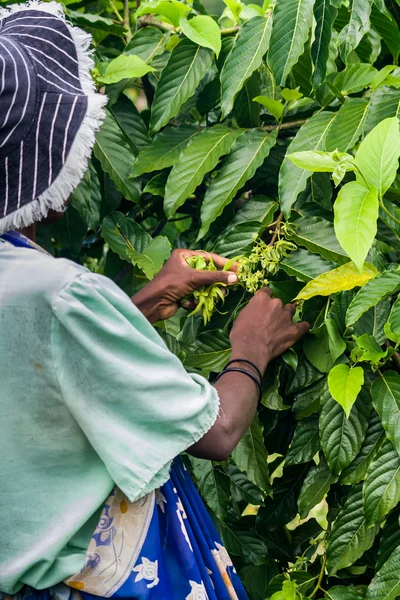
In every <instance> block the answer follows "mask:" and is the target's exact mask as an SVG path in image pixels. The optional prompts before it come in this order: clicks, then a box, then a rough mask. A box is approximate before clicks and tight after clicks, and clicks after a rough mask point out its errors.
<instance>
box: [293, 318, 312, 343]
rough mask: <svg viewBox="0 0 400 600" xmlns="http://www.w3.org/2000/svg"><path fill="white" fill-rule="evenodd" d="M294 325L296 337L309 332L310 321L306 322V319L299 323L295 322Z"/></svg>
mask: <svg viewBox="0 0 400 600" xmlns="http://www.w3.org/2000/svg"><path fill="white" fill-rule="evenodd" d="M295 327H296V329H297V333H298V339H300V338H301V337H303V335H305V334H306V333H308V332H309V330H310V323H307V321H301V322H300V323H295Z"/></svg>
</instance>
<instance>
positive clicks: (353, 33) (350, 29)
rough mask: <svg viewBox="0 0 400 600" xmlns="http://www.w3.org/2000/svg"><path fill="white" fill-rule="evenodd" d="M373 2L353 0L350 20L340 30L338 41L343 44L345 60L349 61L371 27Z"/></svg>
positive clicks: (370, 0) (342, 52) (342, 49)
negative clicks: (370, 17) (350, 55)
mask: <svg viewBox="0 0 400 600" xmlns="http://www.w3.org/2000/svg"><path fill="white" fill-rule="evenodd" d="M371 4H372V0H353V3H352V7H351V14H350V21H349V23H348V24H347V25H345V27H344V28H343V29H342V31H341V32H340V34H339V37H338V41H337V43H338V45H339V46H342V48H341V54H342V56H343V58H344V62H347V60H348V57H349V54H350V52H351V51H352V50H355V49H356V48H357V46H358V44H359V43H360V42H361V40H362V38H363V37H364V35H365V34H366V33H368V31H369V29H370V21H369V15H370V13H371Z"/></svg>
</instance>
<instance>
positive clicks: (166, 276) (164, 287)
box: [132, 249, 237, 323]
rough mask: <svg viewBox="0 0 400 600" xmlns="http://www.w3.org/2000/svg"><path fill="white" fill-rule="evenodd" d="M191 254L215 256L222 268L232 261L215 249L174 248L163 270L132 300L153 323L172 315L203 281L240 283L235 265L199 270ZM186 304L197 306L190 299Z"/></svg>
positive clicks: (206, 257) (207, 257)
mask: <svg viewBox="0 0 400 600" xmlns="http://www.w3.org/2000/svg"><path fill="white" fill-rule="evenodd" d="M191 256H204V258H205V259H206V260H207V259H209V258H212V260H213V261H214V264H215V266H216V267H218V269H223V267H224V266H225V265H226V263H227V262H228V259H227V258H223V257H222V256H219V255H218V254H213V253H212V252H202V251H196V250H186V249H178V250H174V251H173V252H172V255H171V258H170V259H169V260H168V261H167V262H166V263H165V265H164V266H163V268H162V269H161V271H160V272H159V273H157V275H156V276H155V277H154V279H152V280H151V281H150V282H149V283H148V284H147V285H145V286H144V287H143V288H142V289H141V290H140V292H138V293H137V294H135V295H134V296H133V298H132V302H133V303H134V304H135V305H136V306H137V307H138V309H139V310H140V311H141V312H142V313H143V314H144V316H145V317H146V318H147V319H148V320H149V321H150V322H151V323H155V322H156V321H160V320H163V319H169V318H170V317H172V316H173V315H174V314H175V313H176V311H177V310H178V308H179V306H180V304H179V303H180V300H182V299H183V298H185V297H186V296H190V294H191V293H192V292H193V291H194V290H196V289H198V288H200V287H202V286H203V285H205V286H207V285H211V284H213V283H217V282H220V283H225V284H226V285H234V284H235V283H237V275H236V273H234V271H233V269H234V268H235V267H234V266H232V270H231V271H199V270H197V269H192V268H191V267H189V265H188V264H187V262H186V259H187V258H190V257H191ZM182 304H183V306H185V308H194V306H195V305H194V304H192V302H191V301H190V300H186V301H184V302H183V303H182Z"/></svg>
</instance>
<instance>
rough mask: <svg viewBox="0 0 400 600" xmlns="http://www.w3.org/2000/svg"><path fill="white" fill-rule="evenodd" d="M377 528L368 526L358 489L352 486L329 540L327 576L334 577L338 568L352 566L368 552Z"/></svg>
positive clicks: (359, 487)
mask: <svg viewBox="0 0 400 600" xmlns="http://www.w3.org/2000/svg"><path fill="white" fill-rule="evenodd" d="M378 529H379V527H378V526H375V527H370V528H368V527H367V525H366V522H365V516H364V511H363V501H362V489H361V486H360V485H355V486H353V487H352V488H351V490H350V492H349V495H348V496H347V498H346V501H345V503H344V506H343V508H342V510H341V511H340V513H339V515H338V517H337V519H336V521H335V522H334V524H333V527H332V531H331V533H330V535H329V537H328V550H327V558H328V561H327V569H328V573H329V575H335V573H336V572H337V571H338V570H339V569H344V568H345V567H349V566H350V565H352V564H354V563H355V562H356V561H357V560H358V559H359V558H360V557H361V556H362V555H363V554H364V552H365V551H366V550H369V548H370V547H371V546H372V544H373V543H374V539H375V536H376V534H377V531H378Z"/></svg>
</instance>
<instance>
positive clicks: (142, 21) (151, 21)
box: [137, 15, 175, 32]
mask: <svg viewBox="0 0 400 600" xmlns="http://www.w3.org/2000/svg"><path fill="white" fill-rule="evenodd" d="M137 25H138V27H147V26H148V25H151V26H152V27H157V28H158V29H161V31H166V32H167V31H171V32H175V28H174V26H173V25H170V24H169V23H165V21H159V20H158V19H155V18H154V17H152V16H151V15H143V16H142V17H139V18H138V20H137Z"/></svg>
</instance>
